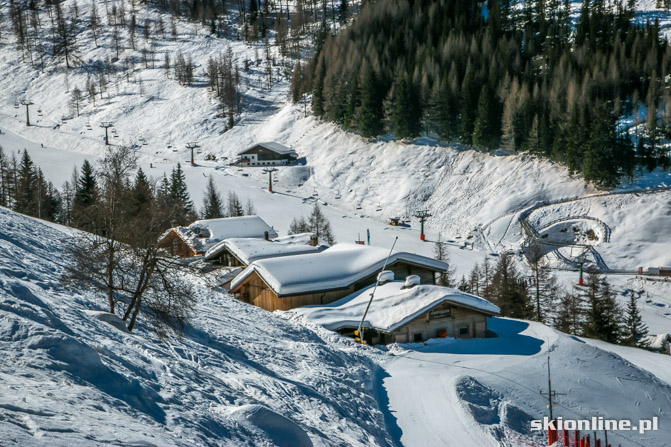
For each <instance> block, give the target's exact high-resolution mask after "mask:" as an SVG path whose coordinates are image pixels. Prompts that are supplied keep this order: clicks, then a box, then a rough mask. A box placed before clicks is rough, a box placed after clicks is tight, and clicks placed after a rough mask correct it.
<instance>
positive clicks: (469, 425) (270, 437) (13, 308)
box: [0, 209, 671, 447]
mask: <svg viewBox="0 0 671 447" xmlns="http://www.w3.org/2000/svg"><path fill="white" fill-rule="evenodd" d="M72 234H73V233H72V231H71V230H66V229H63V228H61V227H58V226H54V225H50V226H47V225H44V224H42V223H40V222H39V221H36V220H34V219H30V218H26V217H23V216H20V215H18V214H15V213H12V212H10V211H7V210H5V209H0V266H1V267H0V356H1V357H2V358H3V360H5V362H4V363H3V365H4V367H3V369H2V371H0V377H1V379H2V380H1V381H0V439H2V441H3V442H2V444H3V446H4V445H20V446H25V445H57V446H70V445H104V444H112V445H118V444H122V445H147V446H149V445H155V446H173V445H175V446H180V445H184V446H187V445H188V446H198V445H230V446H245V445H249V446H262V445H268V446H280V447H284V446H310V445H313V446H364V445H365V446H427V445H478V446H492V447H494V446H510V447H513V446H515V447H519V446H540V445H544V444H543V439H544V434H543V433H539V432H532V431H531V430H530V426H529V421H530V420H531V419H535V418H541V417H542V416H543V415H545V414H546V409H545V403H546V400H545V398H544V397H543V396H542V395H540V394H539V393H538V391H539V390H541V389H544V388H545V387H546V385H547V376H546V370H545V368H546V362H547V356H548V355H550V357H551V362H552V366H553V372H552V374H553V376H552V377H553V386H554V387H555V388H556V389H557V390H558V391H559V392H562V393H566V394H565V395H562V396H560V397H559V398H558V401H559V404H560V405H559V407H557V408H556V410H555V414H557V415H561V416H562V417H564V418H584V417H591V416H605V417H608V418H628V419H633V420H638V419H650V418H652V417H654V416H657V417H659V419H660V430H659V431H656V432H653V431H650V432H647V433H645V434H638V433H634V432H620V433H615V432H610V433H609V440H610V442H612V443H613V444H614V445H617V444H622V445H633V446H645V447H665V446H671V443H669V442H668V439H669V436H670V435H671V431H670V430H671V429H670V428H669V427H668V425H667V424H666V423H665V422H664V421H668V415H669V414H671V382H670V380H671V377H669V375H668V374H667V372H666V369H668V368H667V365H666V363H668V362H666V360H665V359H666V357H664V356H660V355H659V354H653V353H650V352H646V351H642V350H639V349H630V348H621V347H617V346H612V345H608V344H605V343H598V342H592V341H590V342H589V343H585V342H584V341H582V340H580V339H577V338H575V337H569V336H566V335H563V334H561V333H559V332H556V331H554V330H552V329H549V328H547V327H545V326H543V325H540V324H537V323H528V322H522V321H516V320H508V319H490V321H489V328H490V330H492V331H494V332H496V333H497V335H498V337H497V338H489V339H479V340H449V339H448V340H441V341H432V342H429V343H427V344H409V345H392V346H390V347H389V349H388V350H383V349H377V348H369V347H365V346H364V347H361V346H359V345H355V344H354V343H353V342H352V341H350V340H348V339H344V338H341V337H340V336H337V335H335V334H333V333H331V332H329V331H326V330H324V329H320V328H318V327H314V326H308V327H305V326H303V325H302V324H301V322H300V321H299V318H298V317H295V316H292V314H288V313H287V314H284V313H279V312H278V313H275V314H271V313H268V312H265V311H263V310H261V309H258V308H255V307H252V306H249V305H246V304H242V303H238V302H236V301H235V300H233V299H232V298H230V297H228V296H227V295H225V294H221V293H216V292H213V291H211V290H207V289H206V288H204V287H202V286H198V287H199V300H200V302H199V306H198V308H197V315H196V318H195V319H194V321H193V326H192V327H189V328H188V329H187V331H186V334H185V335H184V337H183V338H179V339H178V338H171V339H169V340H167V341H166V342H161V341H160V340H158V339H156V338H155V337H154V336H153V335H152V334H151V333H149V332H147V331H146V330H145V329H144V328H143V327H142V325H141V327H140V328H139V329H138V330H137V332H134V333H132V334H130V333H127V332H125V331H123V330H120V329H119V328H118V327H117V326H115V325H114V323H115V322H117V321H118V320H115V319H114V318H113V317H111V316H109V314H105V313H103V312H100V310H101V309H102V307H101V304H102V301H101V299H100V297H96V296H95V295H94V293H93V292H91V291H87V290H81V289H78V288H76V287H65V286H63V285H62V284H61V283H60V281H59V278H60V274H61V272H62V268H63V264H64V263H65V262H67V255H65V254H64V253H63V247H64V244H65V243H66V240H67V238H68V237H70V236H71V235H72ZM184 279H185V280H188V281H192V282H194V283H195V284H196V285H198V283H199V280H198V279H197V278H189V277H185V278H184ZM611 351H612V352H615V353H617V354H619V355H617V354H613V353H611ZM624 359H627V360H624ZM616 443H617V444H616Z"/></svg>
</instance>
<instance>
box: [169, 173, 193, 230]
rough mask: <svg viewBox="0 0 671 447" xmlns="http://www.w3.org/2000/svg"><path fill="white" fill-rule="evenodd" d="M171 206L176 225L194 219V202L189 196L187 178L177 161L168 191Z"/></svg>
mask: <svg viewBox="0 0 671 447" xmlns="http://www.w3.org/2000/svg"><path fill="white" fill-rule="evenodd" d="M168 198H169V204H170V208H171V210H172V216H173V221H174V222H175V224H176V225H186V224H188V223H190V222H192V221H193V220H195V219H194V217H195V216H194V214H193V203H191V199H190V198H189V191H188V188H187V186H186V178H185V177H184V171H182V166H181V165H180V164H179V163H177V167H175V168H173V170H172V174H171V175H170V189H169V191H168Z"/></svg>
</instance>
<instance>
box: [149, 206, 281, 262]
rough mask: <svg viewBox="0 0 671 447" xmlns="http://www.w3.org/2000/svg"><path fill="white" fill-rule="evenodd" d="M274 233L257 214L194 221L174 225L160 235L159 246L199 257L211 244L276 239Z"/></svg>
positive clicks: (178, 254) (172, 252)
mask: <svg viewBox="0 0 671 447" xmlns="http://www.w3.org/2000/svg"><path fill="white" fill-rule="evenodd" d="M276 237H277V232H276V231H275V230H274V229H273V228H272V227H271V226H270V225H268V224H267V223H266V222H265V221H264V220H263V219H261V218H260V217H259V216H241V217H223V218H220V219H205V220H197V221H195V222H194V223H192V224H191V225H189V226H188V227H175V228H171V229H169V230H168V231H166V232H165V233H164V234H163V236H161V238H160V241H159V247H161V248H165V249H167V250H168V251H169V252H170V253H171V254H172V255H173V256H179V257H182V258H189V257H192V256H202V255H203V254H205V253H206V252H207V250H208V249H209V248H211V247H212V246H213V245H215V244H217V243H218V242H221V241H222V240H224V239H229V238H256V239H271V238H276Z"/></svg>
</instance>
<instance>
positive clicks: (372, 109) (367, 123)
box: [358, 65, 384, 137]
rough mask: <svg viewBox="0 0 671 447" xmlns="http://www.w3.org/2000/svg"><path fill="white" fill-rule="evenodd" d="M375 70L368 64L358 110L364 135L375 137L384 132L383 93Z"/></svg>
mask: <svg viewBox="0 0 671 447" xmlns="http://www.w3.org/2000/svg"><path fill="white" fill-rule="evenodd" d="M380 90H381V88H380V81H379V79H378V76H377V74H376V73H375V70H374V69H373V68H372V67H371V66H370V65H368V66H367V68H366V71H365V72H364V76H363V81H362V83H361V95H360V96H361V105H360V106H359V111H358V127H359V131H360V132H361V135H363V136H364V137H375V136H378V135H380V134H381V133H382V131H383V130H384V126H383V123H382V117H383V114H382V94H381V92H380Z"/></svg>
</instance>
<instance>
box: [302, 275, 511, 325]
mask: <svg viewBox="0 0 671 447" xmlns="http://www.w3.org/2000/svg"><path fill="white" fill-rule="evenodd" d="M403 284H404V282H403V281H392V282H389V283H386V284H383V285H381V286H378V288H377V290H376V291H375V297H374V298H373V302H372V303H371V305H370V309H369V310H368V314H367V315H366V321H365V322H364V327H366V328H374V329H377V330H379V331H382V332H392V331H394V330H396V329H398V328H400V327H402V326H403V325H405V324H406V323H408V322H410V321H412V320H414V319H415V318H417V317H419V316H420V315H422V314H423V313H425V312H428V311H429V310H431V309H432V308H434V307H435V306H437V305H438V304H441V303H444V302H445V303H450V304H454V305H457V306H461V307H465V308H468V309H473V310H476V311H479V312H482V313H484V314H487V315H498V314H499V312H500V309H499V308H498V307H497V306H495V305H494V304H492V303H490V302H489V301H487V300H486V299H484V298H480V297H477V296H475V295H470V294H468V293H464V292H462V291H460V290H456V289H451V288H448V287H441V286H434V285H429V284H424V285H417V286H414V287H411V288H408V289H402V287H403ZM373 287H374V285H373V286H370V287H367V288H365V289H363V290H359V291H358V292H355V293H353V294H351V295H349V296H346V297H345V298H342V299H340V300H338V301H335V302H333V303H331V304H327V305H320V306H305V307H299V308H296V309H292V310H291V312H294V313H296V314H299V315H303V317H304V318H305V320H306V321H309V322H311V323H314V324H318V325H320V326H323V327H325V328H326V329H329V330H332V331H337V330H339V329H342V328H345V327H352V328H355V327H358V326H359V323H360V322H361V318H362V317H363V314H364V312H365V310H366V306H367V305H368V301H369V300H370V294H371V293H372V291H373Z"/></svg>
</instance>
